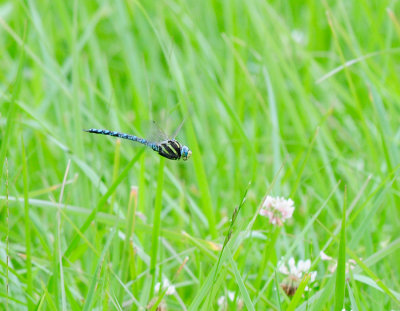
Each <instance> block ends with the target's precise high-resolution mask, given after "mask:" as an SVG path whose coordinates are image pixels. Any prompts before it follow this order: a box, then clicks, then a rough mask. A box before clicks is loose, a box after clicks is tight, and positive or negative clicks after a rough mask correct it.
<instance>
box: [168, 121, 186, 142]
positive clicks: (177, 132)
mask: <svg viewBox="0 0 400 311" xmlns="http://www.w3.org/2000/svg"><path fill="white" fill-rule="evenodd" d="M185 120H186V118H185V119H183V121H182V122H181V124H179V126H178V128H177V129H176V130H175V132H174V133H173V134H172V136H171V137H170V138H171V139H175V137H176V136H178V134H179V132H180V131H181V128H182V125H183V123H185Z"/></svg>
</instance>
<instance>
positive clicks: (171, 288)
mask: <svg viewBox="0 0 400 311" xmlns="http://www.w3.org/2000/svg"><path fill="white" fill-rule="evenodd" d="M165 289H166V292H165V295H167V296H169V295H173V294H175V292H176V291H175V286H174V285H171V283H170V282H169V281H168V279H163V282H162V287H161V283H160V282H158V283H157V284H156V285H155V286H154V291H155V292H156V293H158V292H160V290H165Z"/></svg>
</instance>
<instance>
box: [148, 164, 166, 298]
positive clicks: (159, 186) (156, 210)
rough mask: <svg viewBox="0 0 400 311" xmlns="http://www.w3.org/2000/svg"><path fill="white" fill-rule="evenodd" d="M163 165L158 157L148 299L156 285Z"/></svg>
mask: <svg viewBox="0 0 400 311" xmlns="http://www.w3.org/2000/svg"><path fill="white" fill-rule="evenodd" d="M164 165H165V159H164V158H163V157H160V164H159V167H158V174H157V190H156V198H155V202H154V216H153V233H152V242H151V261H150V274H151V275H152V279H151V280H152V281H151V288H150V297H153V294H154V285H155V284H156V274H157V273H156V264H157V257H158V256H157V255H158V242H159V238H160V236H159V235H160V225H161V209H162V193H163V187H164Z"/></svg>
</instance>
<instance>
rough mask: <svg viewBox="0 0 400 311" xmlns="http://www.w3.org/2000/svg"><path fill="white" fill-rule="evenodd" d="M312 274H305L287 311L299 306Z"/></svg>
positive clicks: (292, 310)
mask: <svg viewBox="0 0 400 311" xmlns="http://www.w3.org/2000/svg"><path fill="white" fill-rule="evenodd" d="M310 278H311V276H310V274H305V275H304V276H303V279H302V280H301V282H300V284H299V287H298V288H297V289H296V293H295V294H294V296H293V298H292V300H291V302H290V304H289V305H288V307H287V309H286V311H294V310H295V309H296V307H297V305H298V304H299V302H300V299H301V297H302V295H303V293H304V291H305V289H306V286H307V283H308V281H309V280H310Z"/></svg>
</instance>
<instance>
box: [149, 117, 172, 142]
mask: <svg viewBox="0 0 400 311" xmlns="http://www.w3.org/2000/svg"><path fill="white" fill-rule="evenodd" d="M149 127H150V129H149V131H148V135H147V136H146V137H145V138H146V139H147V140H148V141H151V142H154V143H159V142H162V141H164V140H168V135H167V134H166V133H165V132H164V131H163V130H162V129H161V128H160V126H159V125H158V124H157V122H156V121H151V123H150V126H149Z"/></svg>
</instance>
